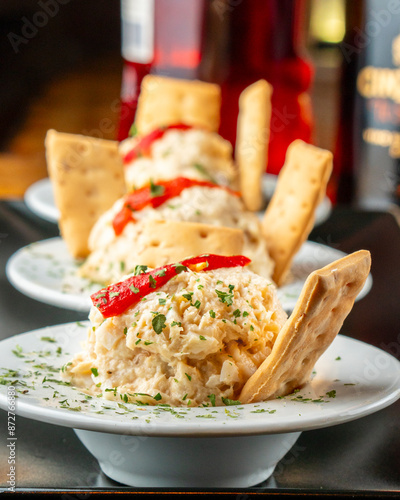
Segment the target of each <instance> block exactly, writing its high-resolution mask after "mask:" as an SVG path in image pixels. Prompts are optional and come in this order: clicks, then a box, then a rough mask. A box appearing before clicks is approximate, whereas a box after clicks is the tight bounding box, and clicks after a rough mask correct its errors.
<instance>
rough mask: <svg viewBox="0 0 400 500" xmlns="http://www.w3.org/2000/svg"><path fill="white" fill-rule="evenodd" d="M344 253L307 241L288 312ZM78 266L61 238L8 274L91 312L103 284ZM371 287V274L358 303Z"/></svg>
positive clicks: (16, 258)
mask: <svg viewBox="0 0 400 500" xmlns="http://www.w3.org/2000/svg"><path fill="white" fill-rule="evenodd" d="M344 255H345V254H344V253H343V252H340V251H339V250H335V249H333V248H330V247H327V246H325V245H321V244H319V243H313V242H310V241H307V242H305V243H304V244H303V246H302V247H301V248H300V250H299V252H298V253H297V255H296V257H295V259H294V261H293V265H292V268H291V272H290V275H289V276H288V277H287V280H286V282H285V284H284V285H282V286H281V287H280V288H279V290H278V296H279V299H280V301H281V303H282V306H283V307H284V309H285V310H286V311H288V312H289V311H292V310H293V308H294V306H295V304H296V301H297V299H298V297H299V295H300V292H301V290H302V287H303V285H304V282H305V280H306V278H307V276H308V275H309V274H310V273H311V272H312V271H314V270H315V269H319V268H321V267H323V266H325V265H327V264H329V263H331V262H333V261H334V260H336V259H339V258H341V257H343V256H344ZM78 265H79V264H78V263H77V262H76V261H75V260H74V259H73V258H72V257H71V256H70V254H69V253H68V251H67V248H66V246H65V243H64V241H63V240H62V238H60V237H56V238H50V239H48V240H42V241H38V242H35V243H32V244H30V245H28V246H26V247H23V248H21V249H19V250H18V251H17V252H15V254H14V255H12V256H11V257H10V259H9V260H8V262H7V266H6V274H7V277H8V279H9V281H10V283H11V284H12V285H13V286H14V287H15V288H16V289H17V290H19V291H20V292H22V293H23V294H25V295H27V296H28V297H31V298H33V299H36V300H39V301H41V302H44V303H46V304H51V305H54V306H58V307H62V308H64V309H72V310H75V311H81V312H86V311H87V312H89V310H90V307H91V300H90V294H92V293H94V292H96V291H97V290H99V289H100V288H102V285H100V284H98V283H93V282H90V281H89V280H87V279H84V278H80V277H78V276H77V269H78ZM371 286H372V278H371V275H370V276H368V279H367V282H366V283H365V285H364V288H363V289H362V290H361V292H360V294H359V296H358V297H357V300H359V299H360V298H362V297H364V296H365V295H366V294H367V293H368V292H369V290H370V288H371Z"/></svg>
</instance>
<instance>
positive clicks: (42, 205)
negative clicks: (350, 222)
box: [25, 174, 332, 225]
mask: <svg viewBox="0 0 400 500" xmlns="http://www.w3.org/2000/svg"><path fill="white" fill-rule="evenodd" d="M276 180H277V176H276V175H272V174H265V175H264V177H263V181H262V187H263V193H264V196H265V198H266V199H268V200H269V199H270V198H271V196H272V193H273V192H274V189H275V186H276ZM25 203H26V205H27V206H28V208H29V209H30V210H32V212H34V213H35V214H36V215H38V216H39V217H42V218H43V219H46V220H48V221H50V222H58V218H59V215H60V214H59V211H58V209H57V207H56V206H55V204H54V196H53V188H52V185H51V181H50V179H48V178H46V179H42V180H40V181H38V182H35V183H34V184H32V185H31V186H30V187H29V188H28V189H27V191H26V192H25ZM331 211H332V204H331V202H330V200H329V198H328V197H327V196H325V198H324V199H323V200H322V202H321V204H320V205H319V206H318V208H317V210H316V213H315V224H316V225H318V224H321V223H322V222H324V221H325V220H326V219H327V218H328V217H329V215H330V213H331Z"/></svg>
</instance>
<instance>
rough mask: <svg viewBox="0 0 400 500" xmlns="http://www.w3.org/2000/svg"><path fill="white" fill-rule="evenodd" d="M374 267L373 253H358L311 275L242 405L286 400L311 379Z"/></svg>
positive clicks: (246, 388) (246, 389)
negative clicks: (314, 369) (280, 398)
mask: <svg viewBox="0 0 400 500" xmlns="http://www.w3.org/2000/svg"><path fill="white" fill-rule="evenodd" d="M370 267H371V256H370V253H369V252H368V251H367V250H360V251H358V252H354V253H352V254H350V255H347V256H345V257H343V258H341V259H339V260H337V261H335V262H333V263H331V264H329V265H328V266H325V267H324V268H322V269H320V270H317V271H314V272H313V273H311V274H310V276H309V277H308V278H307V280H306V282H305V284H304V287H303V290H302V292H301V294H300V297H299V299H298V301H297V303H296V307H295V308H294V310H293V312H292V314H291V315H290V317H289V318H288V320H287V321H286V323H285V324H284V326H283V328H282V329H281V331H280V332H279V334H278V336H277V338H276V340H275V343H274V346H273V348H272V351H271V354H270V355H269V356H268V357H267V358H266V359H265V360H264V361H263V363H262V364H261V365H260V366H259V368H258V369H257V370H256V371H255V373H254V374H253V375H252V376H251V377H250V378H249V379H248V380H247V382H246V384H245V385H244V387H243V389H242V391H241V394H240V396H239V399H240V401H241V402H242V403H255V402H260V401H264V400H267V399H272V398H276V397H279V396H284V395H287V394H290V393H291V392H293V391H294V389H296V388H298V387H301V386H303V385H304V384H305V383H307V382H308V381H309V379H310V376H311V373H312V370H313V368H314V365H315V363H316V361H317V360H318V358H319V357H320V356H321V355H322V353H323V352H324V351H325V350H326V349H327V347H328V346H329V345H330V344H331V343H332V341H333V340H334V338H335V337H336V335H337V333H338V332H339V330H340V328H341V327H342V324H343V321H344V320H345V318H346V316H347V315H348V314H349V312H350V310H351V308H352V307H353V304H354V301H355V299H356V297H357V295H358V294H359V293H360V291H361V289H362V287H363V286H364V283H365V280H366V279H367V276H368V274H369V271H370Z"/></svg>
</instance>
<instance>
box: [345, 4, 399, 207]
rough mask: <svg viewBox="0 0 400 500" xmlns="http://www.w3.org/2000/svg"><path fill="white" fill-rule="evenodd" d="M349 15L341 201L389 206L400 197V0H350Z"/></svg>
mask: <svg viewBox="0 0 400 500" xmlns="http://www.w3.org/2000/svg"><path fill="white" fill-rule="evenodd" d="M348 20H349V21H350V22H349V25H348V29H347V35H346V37H345V40H344V41H343V43H342V44H341V49H342V53H343V74H342V103H341V116H340V126H339V127H340V128H339V135H338V144H337V150H336V155H335V156H336V159H335V161H336V162H337V163H338V170H339V172H340V177H339V184H338V201H339V202H343V203H354V204H355V205H357V206H359V207H361V208H365V209H371V210H386V209H387V208H389V207H390V206H391V205H392V204H393V203H396V204H399V201H400V192H399V185H400V182H399V181H400V1H399V0H363V1H362V2H361V1H360V2H353V1H349V2H348Z"/></svg>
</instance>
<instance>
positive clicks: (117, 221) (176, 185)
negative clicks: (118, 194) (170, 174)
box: [113, 177, 240, 236]
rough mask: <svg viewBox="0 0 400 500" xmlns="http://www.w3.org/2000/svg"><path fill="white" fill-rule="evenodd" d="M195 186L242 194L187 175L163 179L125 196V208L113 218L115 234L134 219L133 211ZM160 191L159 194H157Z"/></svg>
mask: <svg viewBox="0 0 400 500" xmlns="http://www.w3.org/2000/svg"><path fill="white" fill-rule="evenodd" d="M194 186H202V187H211V188H219V189H225V190H227V191H229V192H230V193H231V194H233V195H235V196H240V193H238V192H237V191H232V190H231V189H229V188H228V187H225V186H219V185H218V184H214V183H212V182H208V181H197V180H195V179H187V178H186V177H177V178H176V179H172V180H170V181H162V182H158V183H157V184H153V185H150V186H144V187H142V188H140V189H137V190H136V191H133V192H132V193H130V194H128V195H127V196H126V197H125V201H124V206H123V208H122V209H121V210H120V212H118V213H117V215H116V216H115V217H114V220H113V228H114V232H115V234H116V235H117V236H119V235H120V234H121V233H122V231H123V230H124V227H125V226H126V225H127V224H128V222H130V221H132V220H134V216H133V214H132V212H135V211H138V210H142V209H143V208H145V207H146V206H151V207H153V208H157V207H159V206H160V205H162V204H163V203H165V202H166V201H168V200H169V199H170V198H174V197H175V196H179V195H180V194H181V192H182V191H183V190H184V189H187V188H190V187H194ZM158 191H159V194H157V192H158Z"/></svg>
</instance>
